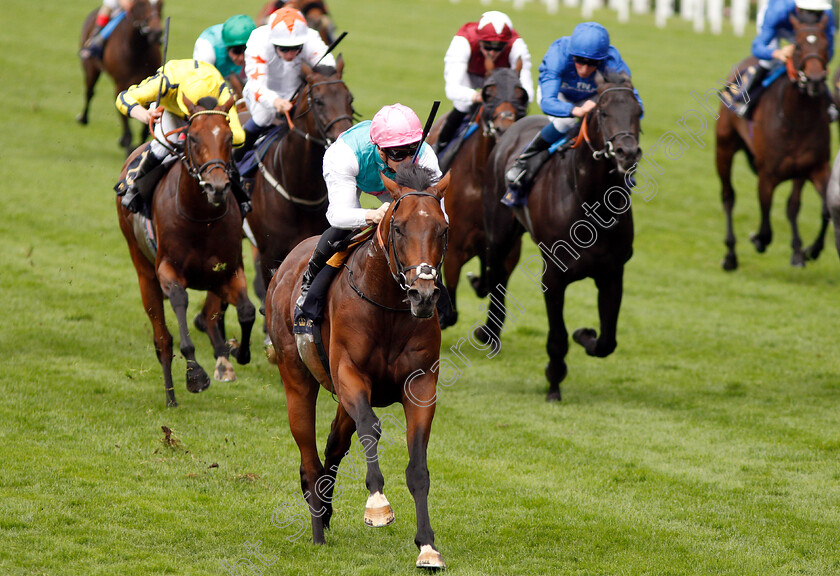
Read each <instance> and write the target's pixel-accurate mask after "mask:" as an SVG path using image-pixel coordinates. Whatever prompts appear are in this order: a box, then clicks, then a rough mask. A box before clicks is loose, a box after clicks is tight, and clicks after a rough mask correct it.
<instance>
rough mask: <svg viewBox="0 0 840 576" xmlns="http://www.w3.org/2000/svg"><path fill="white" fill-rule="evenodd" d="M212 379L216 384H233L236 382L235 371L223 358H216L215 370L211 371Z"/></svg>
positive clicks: (228, 361)
mask: <svg viewBox="0 0 840 576" xmlns="http://www.w3.org/2000/svg"><path fill="white" fill-rule="evenodd" d="M213 379H214V380H215V381H216V382H233V381H234V380H236V371H234V369H233V364H231V363H230V360H228V359H227V358H225V357H224V356H219V357H218V358H216V369H215V370H214V371H213Z"/></svg>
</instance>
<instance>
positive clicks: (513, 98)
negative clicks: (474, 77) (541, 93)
mask: <svg viewBox="0 0 840 576" xmlns="http://www.w3.org/2000/svg"><path fill="white" fill-rule="evenodd" d="M521 70H522V59H519V60H517V63H516V68H495V69H494V70H493V71H492V73H491V74H490V75H489V76H488V77H487V79H486V80H485V81H484V86H482V88H481V100H482V102H484V109H483V111H482V114H481V119H482V121H483V122H484V132H485V133H486V134H488V135H490V136H495V137H498V136H501V134H502V133H503V132H504V131H505V130H507V129H508V128H510V127H511V126H513V123H514V122H516V121H517V120H519V119H520V118H523V117H524V116H525V114H526V113H527V112H528V93H527V92H526V91H525V89H524V88H523V87H522V85H521V84H520V83H519V72H520V71H521Z"/></svg>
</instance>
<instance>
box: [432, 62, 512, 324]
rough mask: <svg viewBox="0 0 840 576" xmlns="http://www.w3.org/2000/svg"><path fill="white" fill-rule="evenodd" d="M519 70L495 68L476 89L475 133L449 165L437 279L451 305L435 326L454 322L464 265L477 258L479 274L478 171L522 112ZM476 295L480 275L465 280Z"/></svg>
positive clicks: (481, 288)
mask: <svg viewBox="0 0 840 576" xmlns="http://www.w3.org/2000/svg"><path fill="white" fill-rule="evenodd" d="M521 65H522V63H521V60H520V61H519V67H518V68H515V69H512V68H496V69H494V70H493V71H492V72H491V74H490V75H489V76H488V77H487V78H486V80H485V82H484V85H483V86H482V89H481V96H482V102H484V104H483V105H482V107H481V111H480V113H479V114H478V117H477V118H476V123H477V128H476V131H475V133H474V134H472V135H471V136H470V137H468V138H467V139H466V140H465V141H464V143H463V144H462V146H461V148H460V149H459V150H458V152H457V153H456V156H455V158H454V159H453V160H452V163H451V164H450V167H449V170H450V171H451V173H452V175H451V182H452V189H451V190H450V192H449V194H448V195H447V196H446V212H447V214H448V215H449V222H450V224H449V237H450V239H451V243H450V246H449V250H447V252H446V258H445V259H444V261H443V279H444V284H445V286H446V290H447V291H448V292H449V298H450V300H451V302H452V309H451V313H450V314H448V315H447V317H442V318H441V319H440V321H441V327H442V328H447V327H449V326H452V325H453V324H455V322H457V321H458V310H457V307H456V301H455V293H456V291H457V289H458V282H459V280H460V276H461V268H462V267H463V266H464V264H465V263H466V262H467V261H468V260H470V259H471V258H473V257H474V256H478V258H479V260H480V262H481V265H480V269H481V270H482V271H483V269H484V252H485V238H484V218H483V211H482V201H481V190H482V186H483V184H484V169H485V165H486V164H487V158H488V157H489V156H490V152H491V151H492V150H493V146H495V145H496V140H497V139H498V138H499V137H500V136H501V135H502V134H504V132H505V130H507V129H508V128H510V127H511V126H512V125H513V123H514V122H516V121H517V120H519V119H520V118H523V117H524V116H525V113H526V112H527V109H528V93H527V92H526V91H525V89H524V88H522V85H521V84H520V83H519V70H520V69H521ZM445 121H446V117H445V116H444V117H443V118H441V119H440V120H439V121H438V122H437V123H436V124H435V126H434V128H432V131H431V133H430V135H429V141H430V142H431V143H434V142H435V141H437V136H438V134H439V132H440V128H441V126H443V123H444V122H445ZM519 247H520V246H519V243H518V242H517V244H516V247H515V249H514V250H513V251H512V252H511V255H510V258H509V259H508V274H510V272H511V271H513V268H514V267H515V266H516V263H517V262H518V261H519ZM470 282H471V284H472V287H473V289H474V290H475V292H476V294H477V295H478V296H479V297H481V298H483V297H485V296H487V286H486V285H485V283H484V275H483V274H480V275H479V276H477V277H472V278H470Z"/></svg>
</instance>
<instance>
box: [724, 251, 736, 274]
mask: <svg viewBox="0 0 840 576" xmlns="http://www.w3.org/2000/svg"><path fill="white" fill-rule="evenodd" d="M721 266H723V269H724V270H726V271H727V272H732V271H733V270H737V269H738V257H737V256H735V254H727V255H726V256H724V258H723V262H722V263H721Z"/></svg>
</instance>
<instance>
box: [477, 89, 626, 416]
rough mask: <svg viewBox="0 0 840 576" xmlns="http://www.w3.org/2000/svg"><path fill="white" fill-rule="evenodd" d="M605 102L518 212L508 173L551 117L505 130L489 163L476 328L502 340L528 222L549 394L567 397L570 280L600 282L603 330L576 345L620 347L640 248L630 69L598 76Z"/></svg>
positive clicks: (580, 336) (597, 349)
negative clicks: (538, 260) (485, 294)
mask: <svg viewBox="0 0 840 576" xmlns="http://www.w3.org/2000/svg"><path fill="white" fill-rule="evenodd" d="M596 84H597V86H598V95H597V101H598V102H597V106H596V107H595V108H593V109H592V110H591V111H590V112H589V113H588V114H587V115H586V117H585V118H584V120H583V122H582V124H581V129H580V134H579V136H578V140H577V144H576V145H575V147H574V148H572V149H571V150H568V151H567V152H565V153H564V154H554V155H553V156H551V157H550V158H549V159H548V161H547V162H546V163H545V164H544V165H543V167H542V169H541V171H540V172H539V173H538V174H537V176H536V177H535V179H534V184H533V187H532V189H531V193H530V195H529V196H528V204H527V206H525V207H523V208H520V209H517V215H516V216H514V213H513V212H512V211H511V210H510V209H509V208H507V207H506V206H504V205H502V204H501V203H500V199H501V198H502V196H503V195H504V193H505V190H506V186H507V184H506V181H505V172H506V171H507V170H508V169H509V168H510V167H511V166H512V165H513V162H514V161H515V160H516V158H517V156H518V155H519V153H520V152H521V151H522V149H523V148H525V146H526V145H527V144H528V142H530V141H531V139H532V138H533V136H534V135H535V134H536V133H537V132H539V131H540V130H541V129H542V128H543V127H544V126H545V125H546V123H547V122H548V119H547V118H546V117H545V116H529V117H526V118H523V119H522V120H520V121H519V122H517V123H516V124H515V125H514V126H513V127H512V128H511V129H510V130H508V131H507V132H505V134H504V135H503V136H502V137H501V139H500V140H499V142H498V144H496V147H495V148H494V149H493V152H492V154H491V155H490V159H489V161H488V163H487V172H486V179H485V187H484V222H485V230H486V234H487V270H486V271H485V274H486V275H487V285H488V286H490V306H489V307H488V310H487V322H486V324H484V325H483V326H480V327H478V328H477V329H476V330H475V336H476V338H478V339H479V340H481V341H482V342H485V343H494V344H495V345H496V346H500V340H499V338H500V335H501V332H502V331H503V330H504V321H505V316H506V308H505V295H506V286H507V278H508V273H507V268H506V259H507V258H508V257H509V254H510V252H511V250H512V249H513V247H514V246H515V245H516V242H518V240H519V238H520V237H521V236H522V234H523V232H524V231H525V229H526V227H527V229H528V231H529V232H530V234H531V237H532V238H533V240H534V242H535V243H536V244H537V245H538V246H539V248H540V250H541V253H542V257H543V259H544V267H545V269H544V272H543V274H542V278H541V283H542V290H543V292H544V296H545V304H546V310H547V313H548V344H547V351H548V356H549V361H548V365H547V366H546V369H545V375H546V378H547V379H548V383H549V391H548V397H547V400H549V401H558V400H560V399H561V393H560V382H562V381H563V379H564V378H565V377H566V373H567V368H566V361H565V357H566V354H567V352H568V350H569V334H568V332H567V330H566V324H565V321H564V319H563V306H564V302H565V294H566V287H567V286H568V285H569V284H571V283H572V282H576V281H578V280H582V279H584V278H593V279H594V280H595V285H596V287H597V288H598V313H599V316H600V320H601V335H600V336H598V334H597V332H596V331H595V330H594V329H592V328H580V329H578V330H576V331H575V333H574V335H573V338H574V340H575V342H577V343H578V344H580V345H581V346H583V348H584V349H585V350H586V353H587V354H589V355H590V356H595V357H598V358H603V357H606V356H609V355H610V354H611V353H612V352H613V350H615V348H616V345H617V341H616V328H617V325H618V313H619V309H620V308H621V297H622V293H623V278H624V265H625V264H626V263H627V261H628V260H629V259H630V257H631V256H632V254H633V217H632V212H631V210H630V193H629V192H628V189H627V188H626V182H625V179H626V176H627V175H629V174H630V173H632V171H633V170H634V167H635V165H636V163H637V162H638V161H639V159H640V158H641V155H642V152H641V150H640V148H639V130H640V127H639V120H640V118H641V114H642V109H641V106H639V103H638V101H637V100H636V97H635V93H634V89H633V85H632V83H631V82H630V78H629V77H628V76H627V75H626V74H621V75H614V76H611V77H609V78H607V79H606V80H605V79H604V77H603V76H601V74H600V73H598V75H597V76H596Z"/></svg>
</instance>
